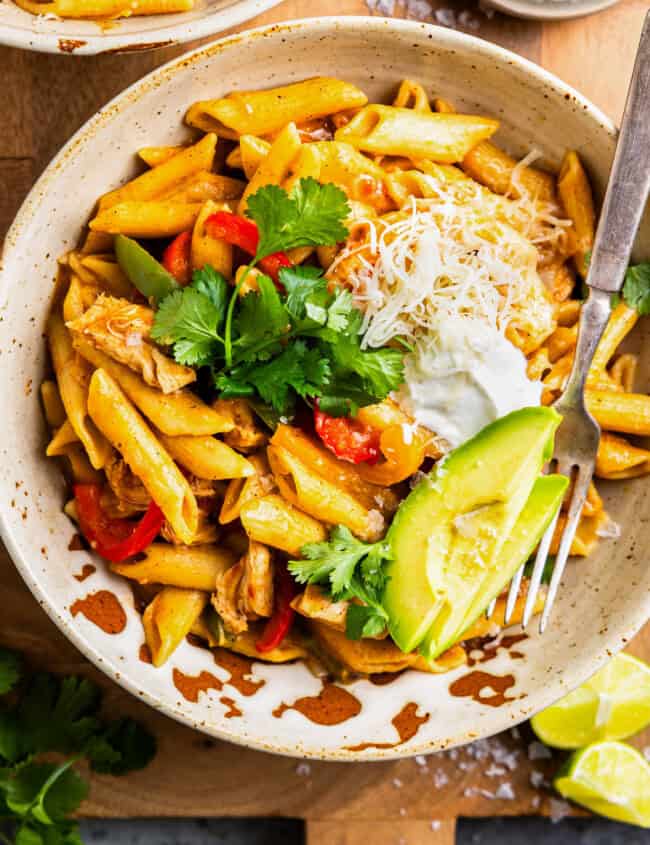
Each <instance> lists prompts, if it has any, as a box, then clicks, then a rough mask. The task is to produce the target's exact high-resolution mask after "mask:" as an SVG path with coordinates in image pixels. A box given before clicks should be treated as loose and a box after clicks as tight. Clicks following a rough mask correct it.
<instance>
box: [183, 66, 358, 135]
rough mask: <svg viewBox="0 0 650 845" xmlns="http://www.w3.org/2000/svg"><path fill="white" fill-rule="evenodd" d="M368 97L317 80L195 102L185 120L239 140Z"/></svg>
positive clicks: (341, 85) (346, 85)
mask: <svg viewBox="0 0 650 845" xmlns="http://www.w3.org/2000/svg"><path fill="white" fill-rule="evenodd" d="M367 99H368V98H367V97H366V95H365V94H364V93H363V92H362V91H360V90H359V89H358V88H356V87H355V86H354V85H350V83H348V82H342V81H341V80H339V79H329V78H326V77H315V78H314V79H306V80H304V81H303V82H296V83H294V84H292V85H285V86H283V87H281V88H270V89H268V90H266V91H234V92H233V93H231V94H228V96H226V97H222V98H221V99H218V100H205V101H203V102H199V103H195V104H194V105H193V106H192V107H191V108H190V109H189V111H188V112H187V115H186V117H185V120H186V122H187V123H189V125H190V126H196V127H197V128H198V129H202V130H203V131H206V132H216V133H217V135H219V136H220V137H221V138H229V139H231V140H237V139H238V138H239V137H240V136H241V135H269V134H271V133H273V132H277V131H278V130H280V129H282V128H283V127H285V126H286V125H287V123H289V122H290V121H293V122H294V123H304V122H305V121H308V120H313V119H314V118H316V117H322V116H323V115H327V114H332V113H333V112H338V111H343V110H345V109H350V108H358V107H359V106H363V105H365V103H366V102H367Z"/></svg>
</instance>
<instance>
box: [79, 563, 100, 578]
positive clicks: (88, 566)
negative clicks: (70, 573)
mask: <svg viewBox="0 0 650 845" xmlns="http://www.w3.org/2000/svg"><path fill="white" fill-rule="evenodd" d="M95 572H97V569H96V567H94V566H93V565H92V563H85V564H84V565H83V566H82V568H81V572H77V574H76V575H75V576H74V577H75V578H76V579H77V581H85V580H86V578H90V576H91V575H92V574H93V573H95Z"/></svg>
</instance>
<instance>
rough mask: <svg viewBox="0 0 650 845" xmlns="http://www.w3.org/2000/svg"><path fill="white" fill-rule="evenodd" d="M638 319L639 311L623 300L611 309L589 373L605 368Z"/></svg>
mask: <svg viewBox="0 0 650 845" xmlns="http://www.w3.org/2000/svg"><path fill="white" fill-rule="evenodd" d="M576 319H577V315H576ZM638 319H639V312H638V311H637V310H636V309H635V308H630V307H629V306H628V305H626V304H625V303H624V302H619V303H618V305H617V306H616V308H615V309H614V310H613V311H612V313H611V316H610V318H609V322H608V323H607V327H606V328H605V331H604V332H603V336H602V337H601V339H600V342H599V343H598V346H597V347H596V353H595V354H594V359H593V361H592V364H591V373H590V374H594V375H595V374H597V373H601V372H603V371H604V370H605V368H606V367H607V365H608V364H609V362H610V359H611V358H612V356H613V355H614V353H615V352H616V350H617V349H618V347H619V346H620V345H621V343H622V342H623V340H624V339H625V338H626V337H627V335H628V334H629V333H630V332H631V331H632V329H633V328H634V326H635V325H636V322H637V320H638Z"/></svg>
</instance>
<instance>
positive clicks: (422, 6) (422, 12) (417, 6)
mask: <svg viewBox="0 0 650 845" xmlns="http://www.w3.org/2000/svg"><path fill="white" fill-rule="evenodd" d="M432 11H433V10H432V8H431V3H429V2H428V0H406V17H407V18H411V19H414V20H416V21H428V20H431V14H432Z"/></svg>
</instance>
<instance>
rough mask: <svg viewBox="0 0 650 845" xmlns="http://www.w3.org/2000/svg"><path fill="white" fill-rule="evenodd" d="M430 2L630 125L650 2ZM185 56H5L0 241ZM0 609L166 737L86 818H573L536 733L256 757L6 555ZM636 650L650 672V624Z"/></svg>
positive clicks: (324, 834) (59, 666) (441, 821)
mask: <svg viewBox="0 0 650 845" xmlns="http://www.w3.org/2000/svg"><path fill="white" fill-rule="evenodd" d="M433 5H434V7H439V11H438V18H442V22H454V23H458V21H459V20H460V21H462V22H463V23H464V28H465V29H466V30H467V31H470V32H472V34H476V35H478V36H480V37H483V38H487V39H490V40H492V41H495V42H497V43H499V44H502V45H504V46H506V47H508V48H510V49H512V50H515V51H516V52H518V53H521V54H522V55H524V56H526V57H528V58H530V59H532V60H534V61H536V62H538V63H540V64H542V65H543V66H544V67H546V68H547V69H549V70H551V71H553V72H554V73H556V74H557V75H558V76H560V77H561V78H563V79H564V80H566V81H567V82H569V83H571V84H572V85H574V86H575V87H576V88H577V89H578V90H580V91H581V92H582V93H584V94H586V95H587V96H588V97H590V98H591V99H592V100H593V101H594V102H595V103H596V104H598V105H599V106H600V107H601V108H603V109H604V111H605V112H607V113H608V114H610V115H611V116H612V117H613V118H614V119H618V118H619V117H620V114H621V111H622V108H623V102H624V96H625V90H626V88H627V83H628V80H629V77H630V74H631V70H632V63H633V57H634V52H635V48H636V44H637V41H638V37H639V33H640V31H641V24H642V20H643V16H644V14H645V11H646V8H647V2H644V0H623V2H620V3H619V4H617V5H616V6H614V7H612V8H611V9H609V10H607V11H605V12H602V13H600V14H598V15H594V16H593V17H589V18H582V19H579V20H575V21H568V22H563V23H557V24H555V23H550V24H544V25H541V24H536V23H533V22H527V21H517V20H514V19H511V18H507V17H504V16H501V15H499V14H495V15H493V16H491V17H488V16H486V15H485V14H484V13H482V12H481V11H480V10H478V8H477V7H476V6H475V5H473V4H472V5H470V4H462V3H459V2H455V0H447V2H442V3H434V4H433ZM416 7H417V13H418V14H420V15H422V14H423V8H422V7H426V3H422V2H418V3H414V2H413V0H410V2H409V3H408V8H410V9H411V12H412V13H413V12H414V11H415V10H416ZM320 11H321V8H320V7H317V5H316V0H287V2H285V3H283V4H281V5H280V6H278V7H277V8H275V9H273V10H271V11H270V12H267V13H266V14H264V15H263V16H261V17H259V18H257V19H256V20H255V21H252V22H251V23H250V24H249V25H250V26H252V25H258V24H262V23H271V22H276V21H281V20H288V19H291V18H298V17H308V16H309V15H314V14H316V13H317V12H320ZM326 11H327V13H328V14H368V7H367V6H366V5H365V3H364V0H330V2H329V4H328V5H327V8H326ZM425 11H426V9H425ZM384 12H386V9H384ZM394 13H395V14H396V15H399V16H401V17H404V16H408V14H407V6H405V5H400V4H397V5H396V6H395V9H394ZM411 16H413V14H411ZM428 19H429V20H434V18H433V17H432V16H431V15H430V16H429V18H428ZM434 22H435V20H434ZM243 28H244V27H242V29H243ZM461 28H462V27H461ZM183 50H184V48H168V49H165V50H160V51H157V52H153V53H151V52H149V53H131V54H127V55H110V56H98V57H84V58H74V57H68V56H52V55H44V54H37V53H27V52H21V51H19V50H12V49H9V48H0V78H2V81H3V86H2V87H3V97H2V108H1V112H2V114H1V115H0V118H1V119H0V236H2V235H3V234H4V232H5V231H6V229H7V227H8V226H9V223H10V222H11V218H12V217H13V215H14V213H15V212H16V210H17V209H18V207H19V205H20V203H21V202H22V200H23V198H24V196H25V194H26V193H27V191H28V190H29V188H30V187H31V185H32V183H33V181H34V180H35V178H36V177H37V176H38V175H39V174H40V172H41V171H42V169H43V167H44V166H45V165H46V163H47V162H48V161H49V159H50V158H51V157H52V155H53V154H54V153H55V152H56V151H57V150H58V149H59V147H60V146H61V145H62V144H63V143H64V142H65V141H66V140H67V139H68V138H69V137H70V135H71V134H72V133H73V132H74V131H75V130H76V129H77V128H78V127H79V126H80V125H81V124H82V123H83V121H85V120H86V119H87V118H88V117H90V116H91V115H92V114H93V113H94V112H95V111H96V110H97V109H98V108H99V107H100V106H102V105H103V104H104V103H105V102H107V101H108V100H109V99H110V98H111V97H113V96H114V95H115V94H117V93H118V92H119V91H121V90H122V89H123V88H125V87H126V86H127V85H129V84H131V83H132V82H133V81H135V80H136V79H138V78H139V77H141V76H142V75H143V74H145V73H147V72H148V71H150V70H151V69H153V68H154V67H157V66H158V65H160V64H162V63H163V62H165V61H168V60H169V59H170V58H172V57H174V56H176V55H178V54H179V53H181V52H183ZM0 596H1V597H2V620H1V621H0V642H2V643H3V644H6V645H9V646H12V647H15V648H18V649H21V650H22V651H24V652H25V653H26V654H27V655H28V657H29V658H30V659H31V660H32V661H33V662H34V663H35V664H38V665H40V666H44V667H47V668H48V669H51V670H53V671H57V672H64V673H70V672H75V673H81V674H84V675H86V676H88V677H92V678H94V679H95V680H96V681H97V682H98V683H100V684H101V686H102V687H103V688H104V689H105V691H106V694H105V708H106V711H107V712H108V713H110V714H111V715H117V714H129V715H132V716H135V717H136V718H138V719H140V720H141V721H142V722H144V723H146V724H147V725H148V726H149V728H150V729H151V730H152V731H153V732H154V733H155V734H156V736H157V738H158V743H159V753H158V755H157V757H156V759H155V760H154V762H153V763H152V764H151V765H150V766H149V767H148V768H147V769H146V770H145V771H142V772H137V773H135V774H132V775H130V776H129V777H127V778H122V779H115V778H108V777H101V776H93V778H92V790H91V797H90V799H89V800H88V801H87V802H86V804H85V805H84V808H83V814H84V815H86V816H96V817H129V816H130V817H134V816H272V815H280V816H286V817H293V818H302V819H305V821H306V824H307V839H308V843H309V845H361V843H366V842H373V843H374V845H398V843H404V845H424V843H452V842H453V841H454V830H455V824H456V819H457V818H458V817H459V816H493V815H523V814H532V813H544V814H554V813H559V812H566V809H567V808H566V807H565V806H562V804H561V803H560V802H558V801H557V800H556V799H555V798H553V795H552V793H551V792H550V790H549V789H548V788H547V787H545V786H544V783H545V781H546V779H547V778H548V777H549V775H550V774H551V773H552V772H553V771H554V770H555V768H556V767H557V764H558V761H557V760H554V759H546V758H544V757H540V756H539V755H540V754H542V753H543V752H542V751H541V749H540V746H539V745H538V744H531V743H532V736H531V735H530V733H529V731H528V729H527V728H526V727H524V728H522V729H521V730H520V731H515V732H514V735H513V733H507V734H503V735H501V736H500V737H496V738H493V739H491V740H489V741H485V742H482V743H479V744H478V745H476V744H475V745H474V746H471V747H470V748H469V749H461V750H458V751H452V752H446V753H444V754H438V755H434V756H432V757H428V758H416V759H415V760H402V761H395V762H387V763H357V764H349V763H348V764H344V763H314V762H311V763H304V762H303V763H300V762H298V761H296V760H292V759H288V758H282V757H274V756H271V755H268V754H262V753H259V752H255V751H248V750H246V749H243V748H239V747H236V746H233V745H229V744H227V743H220V742H215V741H213V740H209V739H207V738H206V737H204V736H202V735H201V734H198V733H195V732H193V731H191V730H190V729H189V728H186V727H183V726H181V725H180V724H177V723H176V722H173V721H172V720H170V719H168V718H167V717H165V716H163V715H161V714H160V713H157V712H156V711H154V710H152V709H149V708H147V707H145V706H144V705H142V704H140V703H139V702H138V701H137V700H135V699H134V698H132V697H130V696H129V695H127V694H126V693H125V692H124V691H122V690H121V688H119V687H117V686H116V685H115V684H113V683H112V682H110V681H108V680H107V679H106V678H104V676H103V675H101V674H100V673H98V672H97V671H96V670H95V669H94V668H93V667H92V666H90V665H89V664H88V662H87V661H86V660H85V659H84V658H83V657H82V656H81V655H80V654H79V652H77V651H76V649H75V648H74V647H73V646H71V645H70V644H69V643H68V642H67V640H66V639H65V638H64V637H63V636H62V635H61V634H60V633H59V631H58V629H57V628H55V626H54V625H53V624H52V623H51V622H50V621H49V619H48V618H47V617H46V615H45V614H44V612H43V611H42V610H41V609H40V608H39V606H38V604H37V603H36V601H35V600H34V599H33V597H32V596H31V594H30V593H29V592H28V591H27V589H26V588H25V587H24V585H23V583H22V581H21V580H20V577H19V576H18V574H17V573H16V571H15V569H14V567H13V565H12V564H11V562H10V560H9V558H8V556H7V555H6V553H5V552H4V550H3V549H2V548H1V547H0ZM631 651H632V652H633V653H635V654H637V655H639V656H642V657H645V658H646V659H647V660H650V626H648V627H646V630H645V632H643V633H642V634H640V635H639V636H638V638H637V639H636V640H635V642H634V644H633V646H632V648H631ZM386 694H388V695H390V688H389V687H387V688H386ZM644 742H645V743H648V744H650V734H648V735H647V736H646V737H644V736H640V737H638V738H637V740H636V743H637V744H639V747H644ZM531 758H532V759H531ZM533 784H535V786H534V785H533Z"/></svg>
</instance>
